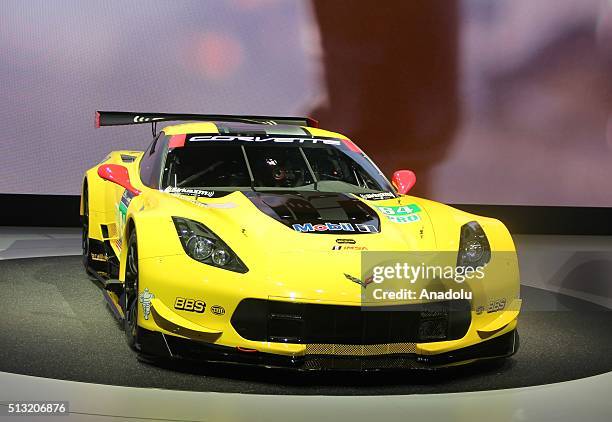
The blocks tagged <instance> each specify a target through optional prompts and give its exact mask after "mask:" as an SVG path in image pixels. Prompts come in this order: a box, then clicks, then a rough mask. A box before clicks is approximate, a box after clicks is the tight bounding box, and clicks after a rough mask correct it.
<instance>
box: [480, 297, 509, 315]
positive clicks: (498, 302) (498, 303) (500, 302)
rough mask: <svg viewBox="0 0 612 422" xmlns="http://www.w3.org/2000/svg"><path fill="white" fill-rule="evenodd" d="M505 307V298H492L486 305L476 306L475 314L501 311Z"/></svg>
mask: <svg viewBox="0 0 612 422" xmlns="http://www.w3.org/2000/svg"><path fill="white" fill-rule="evenodd" d="M505 308H506V298H502V299H494V300H492V301H490V302H489V304H488V305H487V306H483V305H480V306H478V307H477V308H476V315H482V314H483V313H484V312H485V311H486V312H487V313H488V314H492V313H494V312H499V311H503V310H504V309H505Z"/></svg>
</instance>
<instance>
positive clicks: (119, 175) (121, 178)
mask: <svg viewBox="0 0 612 422" xmlns="http://www.w3.org/2000/svg"><path fill="white" fill-rule="evenodd" d="M98 176H100V177H101V178H102V179H104V180H108V181H109V182H113V183H116V184H118V185H119V186H122V187H124V188H125V189H127V190H128V191H129V192H131V193H133V194H134V195H140V191H139V190H138V189H136V188H135V187H134V186H132V183H131V182H130V175H129V174H128V169H127V168H125V167H123V166H120V165H119V164H102V165H101V166H100V167H98Z"/></svg>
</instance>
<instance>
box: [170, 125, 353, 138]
mask: <svg viewBox="0 0 612 422" xmlns="http://www.w3.org/2000/svg"><path fill="white" fill-rule="evenodd" d="M162 130H163V132H164V133H165V134H166V135H169V136H173V135H183V134H192V133H194V134H195V133H220V134H225V133H227V134H232V133H241V134H243V133H244V134H246V133H263V134H266V135H293V136H322V137H329V138H340V139H348V137H346V136H344V135H342V134H340V133H337V132H332V131H329V130H325V129H319V128H314V127H308V126H293V125H265V124H250V123H248V124H247V123H225V122H190V123H181V124H178V125H169V126H166V127H164V128H163V129H162Z"/></svg>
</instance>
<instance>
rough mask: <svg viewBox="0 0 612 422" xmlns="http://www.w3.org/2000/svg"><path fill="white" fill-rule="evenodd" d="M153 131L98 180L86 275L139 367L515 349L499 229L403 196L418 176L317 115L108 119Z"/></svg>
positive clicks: (515, 295)
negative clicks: (386, 169)
mask: <svg viewBox="0 0 612 422" xmlns="http://www.w3.org/2000/svg"><path fill="white" fill-rule="evenodd" d="M170 121H177V122H178V121H180V122H185V123H181V124H176V125H172V126H166V127H164V128H163V129H162V130H161V131H159V132H157V124H159V123H162V122H170ZM145 123H149V124H151V126H152V129H153V134H152V135H153V136H152V141H150V145H149V146H148V148H147V149H146V150H145V151H144V152H142V151H114V152H111V153H110V154H109V155H108V156H107V157H106V158H104V160H103V161H102V162H101V163H99V164H98V165H96V166H95V167H93V168H91V169H89V170H88V171H87V172H86V173H85V177H84V179H83V185H82V200H81V215H82V220H83V263H84V266H85V269H86V271H87V272H88V273H89V274H90V275H91V276H93V278H94V280H96V281H97V282H98V283H99V284H100V286H101V287H102V291H103V293H104V297H105V298H106V300H107V301H108V303H109V304H110V306H111V308H112V309H113V311H114V313H115V315H116V317H117V318H118V319H119V320H120V321H121V322H122V323H123V324H124V327H125V334H126V337H127V342H128V344H129V346H130V347H131V348H133V349H134V350H135V351H136V352H137V353H138V356H139V357H140V358H141V359H143V360H155V359H160V358H183V359H194V360H197V361H201V362H216V361H224V362H232V363H244V364H253V365H262V366H267V367H283V368H293V369H299V370H326V369H330V370H360V371H367V370H397V369H411V368H438V367H444V366H451V365H457V364H462V363H468V362H473V361H476V360H480V359H492V358H503V357H508V356H510V355H512V354H513V353H515V352H516V350H517V348H518V334H517V330H516V327H517V318H518V314H519V311H520V306H521V300H520V298H519V272H518V264H517V258H516V252H515V247H514V244H513V241H512V238H511V236H510V234H509V233H508V230H507V229H506V227H505V226H504V225H503V224H502V223H501V222H499V221H497V220H495V219H491V218H485V217H480V216H476V215H471V214H468V213H465V212H462V211H459V210H457V209H454V208H451V207H449V206H446V205H443V204H440V203H437V202H432V201H429V200H425V199H421V198H417V197H413V196H409V195H407V192H408V191H409V190H410V188H411V187H412V186H413V185H414V183H415V181H416V178H415V176H414V174H413V173H412V172H411V171H409V170H400V171H397V172H395V173H394V175H393V178H392V181H391V182H389V181H388V180H387V179H386V178H385V176H384V175H383V174H382V172H381V171H380V170H379V169H378V168H377V167H376V165H375V164H374V163H373V162H372V161H371V160H370V159H369V158H368V156H367V155H366V154H365V153H364V152H363V151H361V150H360V149H359V147H357V146H356V145H355V144H354V143H353V142H351V141H350V140H349V139H348V138H347V137H346V136H344V135H341V134H339V133H334V132H330V131H326V130H322V129H319V128H318V127H317V122H316V121H313V120H312V119H309V118H299V117H295V118H294V117H272V116H230V115H199V114H164V113H129V112H102V111H100V112H97V113H96V126H97V127H100V126H115V125H132V124H145ZM432 254H433V255H432ZM434 255H435V256H436V257H437V258H436V259H434V260H432V259H430V258H431V256H434ZM403 259H405V262H403V263H401V262H399V261H401V260H403ZM433 262H436V263H437V264H440V266H439V267H438V268H437V269H439V272H436V267H434V266H433V264H432V263H433ZM442 264H443V265H442ZM430 267H432V268H433V272H432V273H430V272H429V269H430ZM419 268H420V269H419ZM415 270H416V271H415ZM460 270H461V271H460ZM410 271H412V272H410ZM419 271H420V277H416V276H415V277H412V278H411V277H407V275H409V274H412V275H414V274H416V273H419ZM448 274H451V275H450V278H449V276H448ZM458 275H460V276H461V277H458ZM470 275H471V277H470ZM417 278H418V280H417ZM385 283H386V284H385Z"/></svg>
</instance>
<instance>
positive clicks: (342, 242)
mask: <svg viewBox="0 0 612 422" xmlns="http://www.w3.org/2000/svg"><path fill="white" fill-rule="evenodd" d="M336 243H337V244H339V245H345V244H349V245H354V244H355V243H357V241H356V240H355V239H336Z"/></svg>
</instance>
